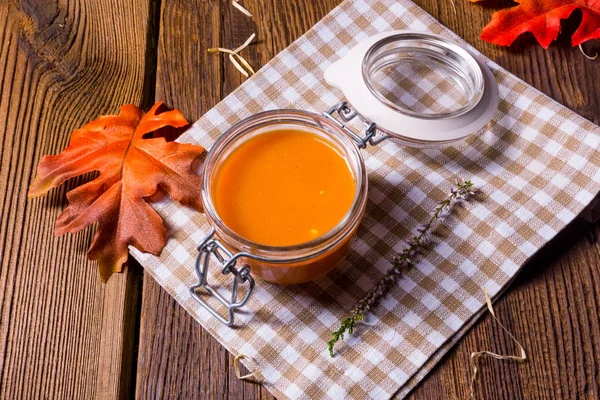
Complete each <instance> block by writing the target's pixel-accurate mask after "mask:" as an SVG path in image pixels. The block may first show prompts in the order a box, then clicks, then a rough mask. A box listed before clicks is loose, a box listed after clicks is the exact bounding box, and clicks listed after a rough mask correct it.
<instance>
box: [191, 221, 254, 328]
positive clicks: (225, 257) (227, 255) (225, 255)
mask: <svg viewBox="0 0 600 400" xmlns="http://www.w3.org/2000/svg"><path fill="white" fill-rule="evenodd" d="M214 235H215V230H214V229H212V230H211V232H210V233H209V234H208V235H207V236H206V238H204V240H202V242H201V243H200V244H199V245H198V257H196V266H195V269H196V275H197V276H198V283H197V284H196V285H193V286H191V287H190V294H191V295H192V297H193V298H194V299H195V300H196V301H197V302H199V303H200V305H202V306H203V307H204V308H205V309H206V310H208V312H210V313H211V314H212V315H213V316H214V317H215V318H217V319H218V320H219V321H221V322H222V323H224V324H225V325H227V326H232V325H233V320H234V314H233V312H234V310H235V309H237V308H240V307H243V306H244V304H246V302H247V301H248V298H249V297H250V295H251V294H252V291H253V290H254V278H252V276H251V275H250V267H249V266H247V265H244V266H242V267H241V268H240V269H237V268H236V263H237V260H238V259H239V258H240V257H247V258H254V257H253V256H252V255H251V254H249V253H245V252H241V253H236V254H235V255H234V254H233V253H231V251H229V250H228V249H227V248H226V247H225V246H224V245H223V244H222V243H221V242H220V241H219V240H218V239H216V238H213V237H214ZM211 255H214V256H215V258H216V259H217V261H218V262H219V263H220V264H221V273H222V274H223V275H228V274H232V275H233V286H232V288H231V299H230V300H227V299H226V298H225V297H223V296H222V295H221V294H220V293H219V292H218V291H217V290H216V289H215V288H214V287H212V286H211V285H209V284H208V280H207V277H208V264H209V262H210V258H211ZM246 282H248V291H247V292H246V295H245V296H244V297H243V298H242V299H241V300H238V285H239V284H244V283H246ZM199 288H203V289H204V290H206V291H207V292H208V293H209V294H211V295H212V296H214V297H215V298H216V299H217V300H218V301H219V302H220V303H221V304H223V305H224V306H225V307H226V308H227V315H226V317H224V316H222V315H221V314H219V312H218V311H217V310H215V309H214V308H213V307H212V306H210V305H209V304H208V303H207V302H206V301H205V300H204V299H203V298H202V297H200V295H199V294H198V292H197V289H199Z"/></svg>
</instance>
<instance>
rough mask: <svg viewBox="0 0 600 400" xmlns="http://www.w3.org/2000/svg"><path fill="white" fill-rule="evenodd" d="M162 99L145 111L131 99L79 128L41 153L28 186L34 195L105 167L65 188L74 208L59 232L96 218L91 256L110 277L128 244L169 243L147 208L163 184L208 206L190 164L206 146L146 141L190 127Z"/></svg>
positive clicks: (147, 248) (152, 246)
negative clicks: (58, 149) (54, 151)
mask: <svg viewBox="0 0 600 400" xmlns="http://www.w3.org/2000/svg"><path fill="white" fill-rule="evenodd" d="M161 104H162V103H160V102H159V103H156V104H155V105H154V106H153V107H152V108H151V109H150V110H149V111H148V112H147V113H146V114H144V113H143V112H142V111H141V110H140V109H139V108H137V107H135V106H133V105H131V104H128V105H125V106H123V107H121V112H120V114H119V115H104V116H101V117H100V118H98V119H97V120H95V121H92V122H89V123H87V124H86V125H85V126H83V128H81V129H77V130H76V131H74V132H73V133H72V135H71V140H70V143H69V146H68V147H67V148H66V149H65V150H64V151H63V152H62V153H60V154H58V155H55V156H44V157H43V158H42V160H41V161H40V164H39V166H38V169H37V176H36V177H35V179H34V181H33V182H32V184H31V187H30V188H29V193H28V197H29V198H32V197H37V196H43V195H45V194H46V193H47V192H48V191H49V190H50V189H52V188H54V187H57V186H60V185H61V184H62V183H63V182H64V181H66V180H67V179H69V178H73V177H76V176H79V175H82V174H85V173H88V172H91V171H98V172H100V174H99V176H98V177H97V178H96V179H94V180H92V181H90V182H87V183H85V184H83V185H81V186H79V187H77V188H75V189H73V190H71V191H70V192H68V193H67V199H68V201H69V205H68V207H67V208H66V209H65V210H64V211H63V213H62V214H61V215H60V216H59V217H58V219H57V220H56V227H55V231H54V233H55V234H56V236H59V235H62V234H64V233H67V232H69V233H75V232H78V231H80V230H82V229H84V228H86V227H87V226H89V225H91V224H92V223H94V222H97V223H98V227H97V230H96V235H95V236H94V239H93V241H92V244H91V246H90V248H89V250H88V257H89V259H90V260H97V261H98V270H99V272H100V278H101V279H102V280H103V281H104V282H106V281H107V280H108V278H109V277H110V276H111V275H112V273H113V272H121V271H122V269H123V264H124V263H125V262H126V261H127V254H128V246H129V245H133V246H135V247H136V248H137V249H139V250H141V251H144V252H148V253H152V254H154V255H159V254H160V252H161V250H162V249H163V247H164V246H165V243H166V238H165V232H166V231H165V227H164V225H163V222H162V219H161V218H160V216H159V215H158V214H157V213H156V211H154V210H153V209H152V207H150V205H148V203H147V199H148V198H149V197H151V196H152V195H154V194H156V193H157V192H158V191H159V190H161V189H164V190H165V191H166V192H168V193H169V195H170V196H171V198H173V199H175V200H177V201H179V202H180V203H182V204H185V205H190V206H192V207H194V208H196V209H198V210H202V205H201V201H200V177H199V176H198V175H196V174H195V173H194V172H193V170H192V162H193V161H194V160H195V159H197V158H198V157H199V156H200V155H201V154H202V153H203V152H204V149H203V148H202V147H200V146H193V145H190V144H182V143H176V142H167V141H166V140H165V139H164V138H163V137H156V138H144V136H148V134H149V133H150V132H153V131H156V130H158V129H160V128H165V127H168V126H172V127H176V128H177V127H182V126H185V125H187V124H188V122H187V121H186V120H185V118H184V117H183V115H181V113H180V112H179V111H177V110H173V111H167V112H163V113H158V114H157V109H158V108H159V107H160V106H161Z"/></svg>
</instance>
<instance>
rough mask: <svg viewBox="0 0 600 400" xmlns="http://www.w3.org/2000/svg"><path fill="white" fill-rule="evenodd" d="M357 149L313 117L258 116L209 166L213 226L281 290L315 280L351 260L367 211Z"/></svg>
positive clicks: (291, 113) (233, 133) (236, 131)
mask: <svg viewBox="0 0 600 400" xmlns="http://www.w3.org/2000/svg"><path fill="white" fill-rule="evenodd" d="M366 192H367V179H366V172H365V168H364V163H363V160H362V157H361V155H360V153H359V151H358V148H357V147H356V145H355V144H354V143H353V142H352V140H351V139H350V138H348V136H347V135H346V133H344V132H343V131H342V130H341V129H340V128H339V127H338V126H336V125H334V124H333V123H331V122H330V121H329V120H327V119H326V118H324V117H321V116H320V115H316V114H312V113H309V112H306V111H296V110H276V111H267V112H265V113H260V114H256V115H254V116H252V117H250V118H248V119H245V120H243V121H242V122H241V123H239V124H238V125H235V126H234V127H232V128H231V129H230V130H228V131H227V132H226V133H225V134H224V135H223V136H222V137H221V138H220V139H219V140H218V141H217V143H216V144H215V146H214V147H213V149H211V152H210V153H209V156H208V159H207V160H206V162H205V171H204V182H203V201H204V204H205V208H206V214H207V216H208V217H209V222H210V223H211V225H212V226H213V227H214V228H215V231H216V233H217V235H218V237H219V238H220V239H222V241H223V242H224V243H225V245H226V246H227V247H228V248H229V249H230V250H231V251H232V252H236V251H242V252H246V253H248V254H250V255H252V256H253V257H247V258H246V259H244V260H243V262H244V263H247V264H249V265H250V266H251V268H252V275H255V276H258V277H260V278H262V279H265V280H267V281H271V282H274V283H281V284H292V283H301V282H306V281H310V280H313V279H315V278H317V277H318V276H320V275H322V274H324V273H326V272H328V271H329V270H330V269H331V268H333V267H334V266H335V265H336V264H337V262H338V261H340V260H341V259H342V258H344V256H345V255H346V254H347V251H348V249H349V245H350V239H351V238H352V236H353V235H354V233H355V231H356V228H357V226H358V224H359V223H360V221H361V219H362V216H363V215H364V210H365V205H366Z"/></svg>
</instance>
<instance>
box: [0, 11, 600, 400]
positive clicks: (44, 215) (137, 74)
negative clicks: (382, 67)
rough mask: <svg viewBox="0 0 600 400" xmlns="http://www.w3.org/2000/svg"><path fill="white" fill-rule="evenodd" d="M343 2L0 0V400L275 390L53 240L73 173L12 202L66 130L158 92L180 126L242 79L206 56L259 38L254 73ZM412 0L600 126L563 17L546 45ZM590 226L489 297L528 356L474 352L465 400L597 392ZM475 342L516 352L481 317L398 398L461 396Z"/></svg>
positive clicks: (570, 232) (597, 253)
mask: <svg viewBox="0 0 600 400" xmlns="http://www.w3.org/2000/svg"><path fill="white" fill-rule="evenodd" d="M339 2H340V0H324V1H310V0H298V1H295V2H289V1H283V0H262V1H253V2H250V1H245V2H244V5H245V6H246V8H248V9H249V10H250V11H251V12H252V13H253V14H254V18H253V19H249V18H247V17H246V16H244V15H243V14H241V13H239V12H238V11H237V10H235V9H234V8H233V7H231V3H230V1H229V0H193V1H192V0H190V1H185V0H170V1H163V2H162V4H161V2H160V1H159V0H135V1H129V2H110V1H108V0H96V1H93V2H92V1H83V0H80V1H69V2H65V1H55V2H53V1H46V2H44V3H42V2H39V1H37V0H27V1H26V0H22V1H20V2H16V1H13V0H0V15H2V16H3V18H2V19H0V74H1V75H0V132H1V133H3V134H0V148H1V150H2V151H1V153H0V213H1V214H0V215H1V217H2V218H1V219H0V310H1V311H0V312H1V313H2V314H1V320H0V398H2V399H4V398H40V397H42V398H125V397H131V396H133V395H134V394H135V397H137V398H140V399H145V398H186V399H187V398H210V399H212V398H231V399H241V398H272V396H271V395H270V394H269V393H268V392H267V391H266V390H265V389H264V388H262V387H260V386H259V385H255V384H251V383H245V382H241V381H239V380H237V378H235V375H234V373H233V368H232V367H231V366H232V361H233V360H232V357H231V356H230V355H229V354H228V353H227V351H226V350H225V349H224V348H223V347H222V346H221V345H220V344H218V343H217V342H216V340H215V339H213V338H212V337H211V336H210V335H209V334H208V333H206V332H205V331H204V330H203V329H202V328H201V327H200V326H199V325H198V324H197V323H196V322H195V321H194V320H193V319H192V318H191V317H190V316H189V315H188V314H187V313H186V312H185V311H184V310H183V309H182V308H181V307H180V306H179V305H178V304H177V303H176V302H175V301H174V300H173V299H172V298H171V297H170V296H169V295H168V294H167V293H166V292H165V291H164V290H162V289H161V288H160V287H159V286H158V284H157V283H156V282H155V281H154V280H153V279H152V278H151V277H150V276H149V275H147V274H146V275H144V277H143V288H142V287H141V286H142V284H141V276H140V270H139V269H138V268H139V267H136V264H135V263H134V262H133V263H132V265H133V267H132V268H130V269H129V271H128V272H127V274H123V275H115V276H113V277H112V278H111V280H110V281H109V283H108V284H107V285H102V284H100V281H99V279H98V277H97V272H96V270H95V266H94V265H93V264H92V263H90V262H88V261H87V258H86V256H85V251H86V249H87V246H88V245H89V241H90V240H91V237H92V234H93V232H92V231H91V230H88V231H85V232H83V233H81V234H78V235H71V236H65V237H61V238H54V237H53V235H52V231H53V228H52V227H53V224H54V220H55V219H56V217H57V215H58V214H59V212H60V210H61V209H62V208H64V206H65V200H64V198H65V197H64V194H65V192H66V190H68V188H71V187H73V186H74V185H75V184H76V183H78V182H79V181H80V180H77V181H76V182H72V183H70V184H68V185H67V187H66V188H61V189H58V190H55V191H53V192H52V193H50V194H49V195H48V196H47V197H46V198H43V199H36V200H26V191H27V186H28V185H29V182H30V181H31V179H32V178H33V174H34V168H35V165H36V164H37V162H38V161H39V159H40V157H41V155H42V154H52V153H56V152H58V151H60V150H62V148H64V146H65V145H66V143H67V142H68V134H69V133H70V132H71V131H72V130H73V129H74V128H76V127H78V126H80V125H82V124H83V123H84V122H86V121H88V120H90V119H93V118H95V117H97V116H98V115H99V114H102V113H109V112H115V111H116V110H117V106H118V105H121V104H125V103H128V102H131V103H135V104H140V105H142V106H146V107H147V106H148V105H150V104H151V103H153V102H154V100H155V99H156V100H163V101H165V103H166V104H167V105H168V106H170V107H177V108H179V109H180V110H182V112H183V113H184V115H185V116H186V117H187V118H188V119H189V120H190V121H194V120H196V119H198V118H199V117H200V116H201V115H202V114H203V113H204V112H206V111H208V110H209V109H210V108H211V107H213V106H214V105H215V104H216V103H217V102H218V101H220V100H221V99H222V98H223V97H224V96H226V95H227V94H228V93H229V92H231V91H232V90H233V89H235V88H236V87H237V86H239V85H240V84H241V83H242V82H243V80H244V79H243V77H242V76H241V75H240V74H239V72H238V71H237V70H236V69H234V68H233V66H232V65H231V64H230V63H229V61H227V59H226V57H225V56H222V55H214V54H207V53H206V49H207V48H209V47H214V46H223V47H229V48H233V47H237V46H238V45H239V44H241V43H242V42H244V41H245V39H246V38H247V37H248V36H249V35H250V34H251V33H253V32H256V33H257V36H258V39H259V42H258V43H257V44H256V45H254V46H251V47H250V48H249V49H247V50H245V53H244V55H245V56H246V58H247V59H248V60H249V61H250V63H251V64H252V65H253V66H255V67H256V68H258V67H260V66H261V65H263V64H264V63H266V62H268V61H269V60H270V59H271V58H273V57H274V56H275V55H276V54H277V53H278V52H279V51H281V50H283V49H284V48H285V47H286V46H287V45H289V44H290V43H291V42H292V41H293V40H294V39H295V38H297V37H298V36H300V35H301V34H303V33H304V32H305V31H306V30H308V29H309V28H310V27H311V26H312V25H314V24H315V23H316V22H317V21H318V20H320V19H321V18H322V17H323V16H324V15H325V14H326V13H327V12H328V11H329V10H331V9H332V8H333V7H334V6H336V5H337V4H339ZM121 3H124V4H121ZM416 3H417V4H418V5H419V6H421V7H422V8H424V9H425V10H426V11H428V12H429V13H431V14H432V15H433V16H434V17H435V18H437V19H438V20H440V21H441V22H442V23H443V24H444V25H446V26H448V27H449V28H450V29H452V30H454V31H455V32H456V33H458V34H459V35H460V36H461V37H463V38H465V40H467V41H468V42H469V43H471V44H472V45H474V46H475V47H477V48H478V49H479V50H480V51H482V52H483V53H484V54H486V55H487V56H489V57H491V58H492V59H493V60H495V61H496V62H498V63H499V64H500V65H502V66H503V67H505V68H507V69H508V70H509V71H511V72H513V73H514V74H516V75H517V76H519V77H520V78H522V79H524V80H525V81H526V82H528V83H530V84H532V85H533V86H535V87H536V88H538V89H540V90H541V91H542V92H544V93H546V94H548V95H549V96H551V97H553V98H554V99H556V100H557V101H559V102H561V103H563V104H565V105H566V106H567V107H569V108H571V109H572V110H574V111H576V112H578V113H580V114H581V115H583V116H584V117H586V118H588V119H590V120H592V121H593V122H595V123H596V124H598V123H599V122H600V90H599V89H600V80H598V77H599V76H600V63H598V62H591V61H589V60H587V59H585V58H584V57H583V55H581V53H580V52H579V50H578V49H577V48H575V49H573V48H571V47H570V46H569V45H568V40H567V38H568V35H569V34H570V32H572V31H573V30H574V28H575V27H576V26H577V24H578V22H579V20H578V19H580V18H581V16H580V15H577V13H575V15H574V16H573V17H572V18H570V19H569V20H568V21H566V22H565V24H564V26H563V33H564V34H563V36H561V39H560V40H559V43H558V44H555V45H552V46H551V48H550V49H549V50H547V51H544V50H543V49H541V48H540V47H539V46H538V45H536V44H535V42H534V40H533V39H532V37H531V36H528V35H526V36H525V37H523V38H522V39H518V41H517V43H516V44H515V45H514V46H512V47H511V48H499V47H496V46H493V45H490V44H487V43H485V42H482V41H481V40H480V39H479V32H480V31H481V28H482V27H483V26H484V25H485V24H486V23H487V21H489V19H490V17H491V14H492V12H493V11H494V10H493V9H491V8H489V7H483V6H480V5H476V4H471V3H469V2H466V1H454V2H450V1H448V2H438V1H434V0H417V1H416ZM453 3H454V5H453ZM454 7H455V9H454ZM4 16H6V17H5V18H4ZM599 235H600V225H598V224H596V225H589V224H586V223H584V222H582V221H577V222H575V223H574V224H572V225H571V226H569V227H568V228H567V230H565V231H564V232H562V233H561V234H560V235H559V237H557V238H556V239H555V240H553V241H552V242H551V243H550V244H549V245H548V246H546V247H545V248H544V249H543V250H542V251H541V252H540V253H538V255H536V256H535V257H534V258H533V259H532V260H531V261H530V262H529V263H528V264H527V265H526V266H525V267H524V269H523V272H522V273H521V274H520V275H519V276H518V277H517V279H516V280H515V282H514V283H513V284H512V285H511V287H510V288H509V289H508V290H507V292H506V294H505V295H504V296H503V297H502V298H501V299H500V301H498V303H497V304H496V305H495V309H496V311H497V314H498V316H499V317H500V319H501V320H502V321H503V322H505V324H506V326H507V327H508V329H509V330H510V331H511V332H513V333H514V334H515V336H517V338H519V339H520V340H521V341H522V343H523V345H524V346H525V348H526V350H527V351H528V355H529V357H530V360H529V361H528V362H526V363H524V364H518V363H512V362H503V361H496V360H483V361H482V363H481V375H480V377H479V379H478V382H477V385H476V390H475V393H476V395H477V398H479V399H579V398H581V399H599V398H600V394H599V391H600V389H599V388H600V382H599V381H600V362H599V361H598V360H600V321H599V320H600V315H599V313H600V244H599V242H598V236H599ZM140 292H141V294H140ZM140 296H141V301H140ZM138 334H139V336H138ZM138 340H139V344H138ZM480 349H491V350H494V351H497V352H500V353H513V352H514V351H515V350H516V349H515V346H514V345H513V344H512V342H511V341H510V340H509V339H508V338H507V337H506V336H505V335H504V334H503V332H502V331H501V329H500V327H499V326H498V325H497V324H496V323H495V322H493V320H492V319H491V318H489V316H485V317H483V318H482V319H481V320H480V321H479V322H478V323H476V324H475V326H474V327H473V328H472V329H471V330H470V331H468V333H467V334H466V335H465V336H464V338H463V339H462V340H461V341H460V342H459V343H458V344H457V346H456V347H455V348H454V349H453V350H452V351H450V352H449V354H447V355H446V356H445V357H444V359H443V360H442V361H441V362H440V363H439V364H438V366H437V367H436V368H435V369H434V370H433V371H432V373H431V374H430V375H429V376H428V377H427V378H425V380H423V382H422V383H421V385H420V386H419V387H417V388H416V389H415V390H414V391H413V393H412V394H411V395H410V398H412V399H441V398H452V397H453V396H454V395H456V396H457V397H458V398H461V399H464V398H467V397H468V390H469V385H468V382H469V379H470V376H471V371H470V366H469V365H470V364H469V355H470V353H471V352H472V351H475V350H480Z"/></svg>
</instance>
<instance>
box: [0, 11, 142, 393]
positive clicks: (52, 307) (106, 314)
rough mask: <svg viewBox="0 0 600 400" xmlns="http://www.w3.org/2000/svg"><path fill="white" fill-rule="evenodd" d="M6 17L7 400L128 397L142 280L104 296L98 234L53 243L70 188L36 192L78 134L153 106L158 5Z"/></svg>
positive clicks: (2, 359) (2, 325)
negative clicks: (150, 23)
mask: <svg viewBox="0 0 600 400" xmlns="http://www.w3.org/2000/svg"><path fill="white" fill-rule="evenodd" d="M0 15H2V18H0V132H2V134H1V135H0V148H1V152H0V210H1V211H0V212H1V214H0V215H1V218H0V310H1V313H2V314H1V322H0V398H3V399H8V398H92V397H95V396H97V397H102V398H117V397H127V396H128V395H129V392H130V391H131V389H132V386H131V379H129V375H131V373H132V367H133V361H134V360H133V357H132V354H133V344H132V339H133V338H134V335H133V329H135V325H128V324H127V321H129V320H135V318H132V315H135V314H136V313H137V306H136V297H138V295H137V293H138V289H137V288H136V287H137V286H139V279H137V278H136V273H134V272H129V273H127V274H123V275H116V276H114V277H113V278H112V279H111V280H110V281H109V283H108V284H107V285H103V284H102V283H101V282H100V279H99V278H98V274H97V272H96V266H95V265H94V264H93V263H91V262H89V261H88V260H87V257H86V255H85V252H86V249H87V247H88V245H89V242H90V240H91V238H92V236H93V230H91V229H89V230H86V231H85V232H83V233H81V234H78V235H69V236H65V237H60V238H55V237H54V235H53V227H54V221H55V219H56V217H57V216H58V214H59V213H60V211H61V209H62V208H64V207H65V203H66V201H65V192H66V190H67V188H60V189H58V190H53V191H52V192H51V193H50V194H49V195H48V196H46V197H45V198H42V199H35V200H27V188H28V186H29V183H30V182H31V180H32V179H33V175H34V173H35V167H36V165H37V163H38V161H39V160H40V158H41V156H42V155H43V154H55V153H58V152H60V151H61V150H62V149H63V148H64V147H65V146H66V145H67V143H68V140H69V134H70V132H71V131H72V130H73V129H75V128H77V127H79V126H81V125H82V124H83V123H85V122H86V121H88V120H91V119H94V118H96V117H97V116H98V115H100V114H104V113H114V112H116V111H118V106H119V105H121V104H125V103H129V102H131V103H137V104H140V103H141V102H142V98H143V96H144V76H145V69H146V65H145V63H146V60H145V54H146V27H147V20H148V6H147V1H145V0H140V1H131V2H111V1H94V2H88V1H71V2H68V3H67V2H64V1H45V2H39V1H37V0H22V1H2V2H0ZM77 181H79V182H80V181H81V179H78V180H77ZM67 186H68V187H69V188H72V187H73V186H74V184H73V183H70V184H69V185H67ZM137 274H138V275H139V272H137Z"/></svg>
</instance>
